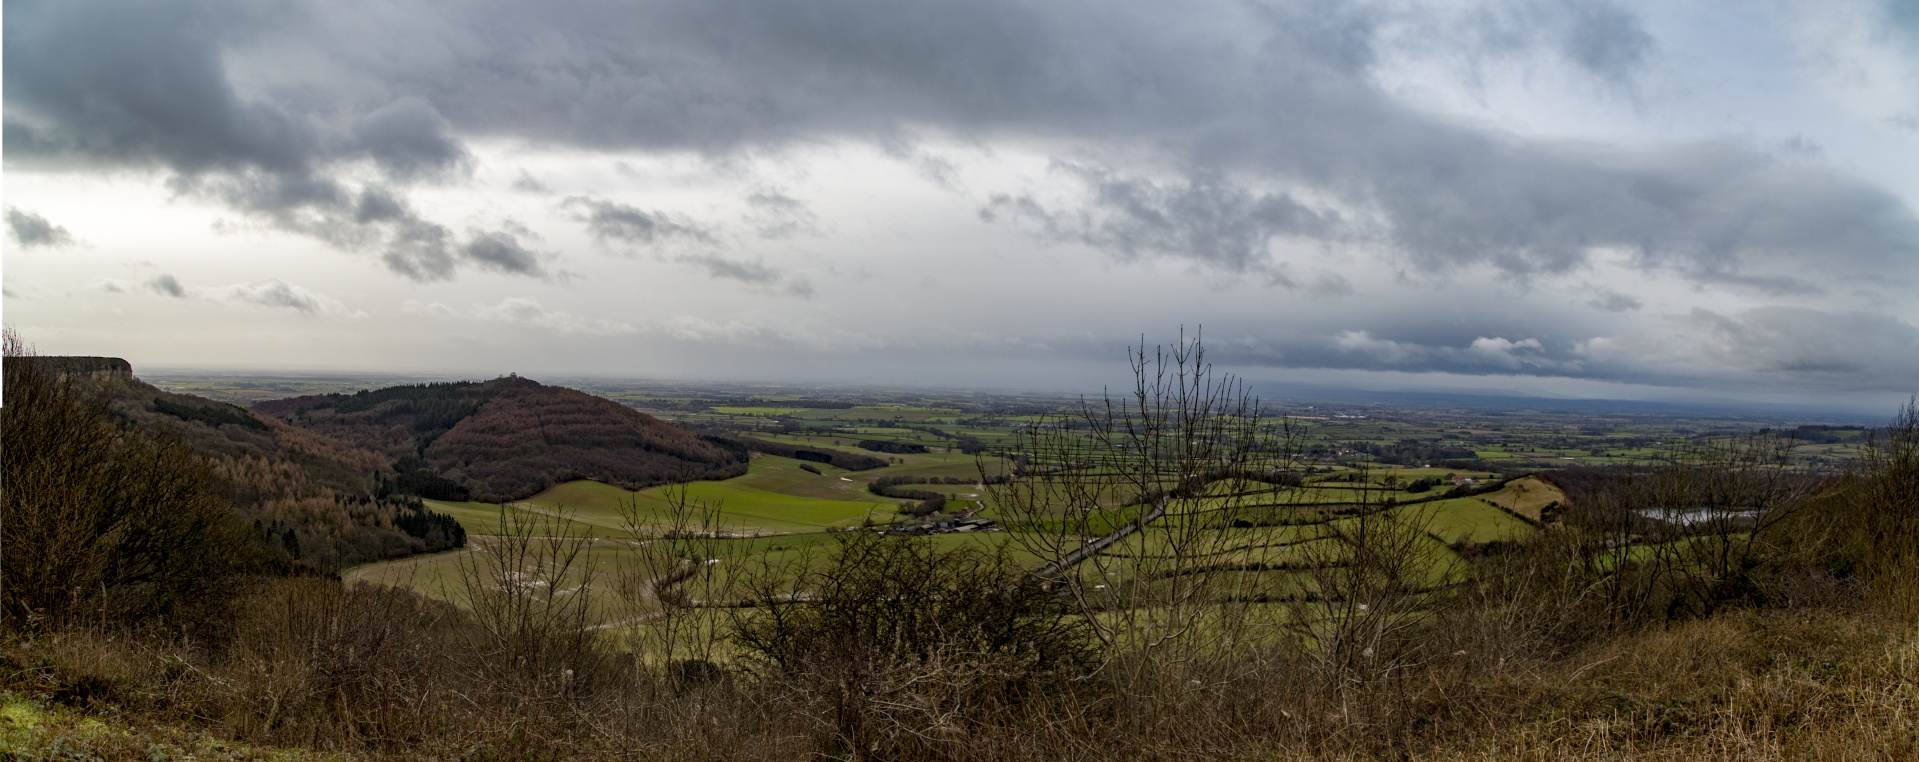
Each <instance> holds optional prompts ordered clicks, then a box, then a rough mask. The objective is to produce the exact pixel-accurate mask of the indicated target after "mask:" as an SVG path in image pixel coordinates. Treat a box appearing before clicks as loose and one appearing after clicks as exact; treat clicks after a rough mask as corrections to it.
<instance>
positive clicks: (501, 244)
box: [460, 230, 546, 276]
mask: <svg viewBox="0 0 1919 762" xmlns="http://www.w3.org/2000/svg"><path fill="white" fill-rule="evenodd" d="M460 254H461V256H463V257H465V258H466V260H467V261H469V262H472V263H474V264H476V265H479V266H480V267H482V268H485V269H488V270H493V271H495V272H503V273H508V274H512V275H533V276H545V275H546V268H545V267H544V266H542V265H541V264H540V259H541V255H540V253H539V252H536V251H533V250H532V249H529V248H527V247H526V246H524V245H522V244H521V243H520V238H519V236H518V235H515V234H514V233H513V232H509V231H504V230H496V231H475V232H474V233H473V236H472V239H471V240H469V241H467V242H466V245H464V246H461V247H460Z"/></svg>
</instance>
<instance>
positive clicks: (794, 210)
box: [746, 189, 820, 238]
mask: <svg viewBox="0 0 1919 762" xmlns="http://www.w3.org/2000/svg"><path fill="white" fill-rule="evenodd" d="M746 206H747V210H748V211H747V214H746V222H747V224H748V225H751V226H753V231H754V232H755V233H758V234H759V236H760V237H761V238H792V237H794V236H799V235H819V234H820V221H819V217H818V216H816V215H814V214H813V210H811V209H808V208H807V206H806V203H805V202H803V201H800V200H799V199H796V198H793V197H792V196H789V195H786V194H785V193H784V192H781V191H779V190H776V189H767V190H760V191H755V192H754V193H753V194H752V195H750V196H747V197H746Z"/></svg>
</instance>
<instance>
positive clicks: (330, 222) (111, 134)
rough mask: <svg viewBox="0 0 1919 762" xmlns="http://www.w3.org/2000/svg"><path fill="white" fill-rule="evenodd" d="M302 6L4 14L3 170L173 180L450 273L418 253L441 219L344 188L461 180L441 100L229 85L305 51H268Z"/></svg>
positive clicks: (203, 5)
mask: <svg viewBox="0 0 1919 762" xmlns="http://www.w3.org/2000/svg"><path fill="white" fill-rule="evenodd" d="M308 10H309V9H305V8H301V7H299V4H297V3H292V4H277V5H272V6H266V5H254V4H223V3H217V2H194V1H191V0H183V1H181V2H155V3H141V4H136V5H134V6H127V5H124V4H120V3H110V2H92V1H88V0H79V1H76V2H20V3H14V4H10V5H9V6H8V8H7V15H8V21H9V24H8V25H7V27H6V30H5V57H6V64H7V65H6V67H5V97H6V103H5V133H6V135H5V138H6V140H7V141H8V148H9V149H10V150H9V151H8V152H7V157H6V160H7V163H8V165H9V166H10V167H11V166H18V167H26V168H47V169H85V168H96V167H104V168H117V167H130V168H140V169H160V170H164V171H168V172H171V173H173V176H172V178H171V179H170V180H169V184H170V186H171V187H172V188H173V190H174V191H175V192H178V193H184V194H194V195H201V196H205V197H210V198H213V199H216V200H219V201H221V202H222V203H225V204H227V205H228V206H230V207H232V208H233V209H235V210H237V211H240V212H243V213H246V214H248V215H251V216H254V217H256V218H259V219H263V220H265V221H267V222H269V223H270V224H272V225H274V226H276V227H278V228H280V229H283V230H287V231H290V232H294V233H298V234H301V235H308V236H312V237H314V238H317V239H319V240H321V241H323V242H325V243H327V244H329V245H332V246H335V247H339V248H342V249H347V250H359V249H363V248H367V247H370V246H372V247H381V248H388V249H389V251H388V252H387V257H386V258H387V260H388V261H389V263H390V264H392V263H395V262H399V263H402V264H401V265H397V266H395V269H396V270H398V271H400V272H402V273H407V274H412V275H414V276H415V277H426V278H442V277H450V275H451V270H449V269H446V268H444V267H441V266H439V265H438V260H440V259H442V258H439V257H436V256H435V255H434V254H433V253H432V252H431V251H426V252H421V251H419V247H420V245H421V244H420V242H421V241H422V240H423V239H429V238H431V237H433V235H434V233H433V230H432V229H433V227H435V226H434V224H433V223H430V222H427V221H425V220H422V219H419V218H418V217H417V216H416V215H414V214H413V213H412V212H411V211H410V210H409V209H407V208H406V207H405V204H404V200H403V197H401V196H398V195H396V194H395V192H394V191H393V190H392V189H390V188H375V187H373V186H368V187H366V188H364V189H362V191H361V192H356V191H355V190H354V189H353V188H351V187H349V185H348V183H346V182H344V181H342V180H341V179H339V177H337V176H336V175H337V174H338V171H339V170H340V169H341V168H343V167H344V166H345V165H346V164H349V163H352V162H354V161H358V160H360V159H363V158H364V159H370V160H372V161H373V163H374V164H375V165H377V166H378V167H380V168H381V170H382V171H383V172H384V173H385V174H386V175H387V176H388V177H389V178H392V179H397V180H401V181H412V180H418V179H427V178H433V177H446V176H451V175H453V174H457V173H458V172H460V171H462V170H463V169H464V168H465V167H466V166H467V165H468V164H469V163H470V156H469V154H468V153H467V151H466V149H465V148H464V146H463V145H462V144H461V143H460V141H459V140H458V139H457V138H456V137H454V135H453V133H452V131H451V129H450V125H449V124H448V123H447V122H446V120H444V119H443V118H441V117H440V116H439V114H438V112H437V111H436V110H435V109H434V108H433V107H432V105H431V104H429V103H427V102H426V101H423V100H420V99H417V98H405V97H401V98H387V99H385V101H384V103H382V104H380V105H378V106H375V107H371V108H368V107H366V106H365V105H363V104H364V101H363V100H361V99H358V98H356V97H343V95H344V94H343V93H340V92H337V91H330V89H329V87H328V86H327V85H328V83H322V82H299V83H288V84H289V86H287V87H283V88H273V87H268V88H255V89H256V92H253V93H251V94H249V95H242V94H241V92H240V91H239V89H238V88H236V86H235V84H234V81H233V79H232V78H231V77H230V76H229V75H228V69H229V66H233V65H235V64H234V61H235V60H237V59H239V58H241V57H242V56H241V55H240V54H239V53H238V52H237V51H239V50H243V49H245V50H253V51H256V52H258V51H262V50H275V49H279V48H281V47H284V48H288V49H302V48H304V47H305V46H302V45H298V44H291V45H285V46H276V45H273V44H264V45H263V44H262V40H263V37H262V35H270V33H271V32H272V31H273V30H276V29H277V30H286V29H291V28H298V27H299V26H301V25H303V24H304V23H305V22H306V21H308V20H310V18H311V17H310V16H309V15H308V13H307V11H308ZM256 84H257V83H256ZM356 202H357V203H356ZM388 238H390V239H391V240H385V241H383V239H388ZM407 262H411V263H412V264H404V263H407Z"/></svg>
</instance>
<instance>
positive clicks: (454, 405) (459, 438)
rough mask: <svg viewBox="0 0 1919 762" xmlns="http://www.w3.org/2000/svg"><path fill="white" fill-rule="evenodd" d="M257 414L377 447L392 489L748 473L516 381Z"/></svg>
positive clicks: (422, 492)
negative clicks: (386, 464) (390, 467)
mask: <svg viewBox="0 0 1919 762" xmlns="http://www.w3.org/2000/svg"><path fill="white" fill-rule="evenodd" d="M253 411H254V412H256V413H261V414H264V415H268V416H271V417H273V418H276V419H278V420H279V421H282V422H285V423H289V424H292V425H295V426H299V427H302V428H306V429H309V430H312V431H315V432H318V433H322V434H326V435H329V436H333V437H337V438H339V439H342V440H345V441H348V442H352V443H354V444H358V445H360V446H362V447H366V448H368V449H372V450H376V451H378V452H380V453H382V454H383V455H385V456H386V457H387V458H389V459H390V462H391V463H392V465H393V469H394V471H395V477H394V478H395V480H396V482H395V486H396V488H397V489H398V490H400V491H403V492H406V493H408V494H414V495H419V496H422V497H429V498H436V499H448V500H470V499H471V500H487V501H503V500H517V499H520V498H523V497H527V496H529V495H532V494H535V493H537V492H539V491H540V490H543V489H545V488H547V487H548V486H551V485H553V484H556V483H559V482H564V481H571V480H574V479H593V480H595V481H602V482H607V483H609V484H617V485H620V486H622V487H628V488H639V487H645V486H650V485H654V484H660V483H664V482H668V481H679V480H686V479H721V478H726V477H730V476H738V475H740V474H742V473H745V470H746V462H745V459H744V458H743V456H742V454H741V453H738V452H735V451H732V450H729V449H727V448H724V447H721V446H718V445H716V444H714V443H712V442H709V441H706V440H704V439H702V438H700V436H699V435H697V434H695V433H693V432H691V431H688V430H686V429H684V428H681V427H679V426H675V425H673V424H670V423H667V422H664V421H661V420H659V419H657V418H654V417H652V416H650V415H646V414H644V413H641V412H639V411H636V410H633V409H631V408H628V407H626V406H624V405H621V404H619V403H616V402H613V401H611V400H606V399H602V398H599V397H595V396H593V395H590V394H587V393H585V392H580V391H576V390H573V389H567V388H564V387H557V386H546V385H543V384H540V383H538V382H535V381H531V380H528V379H524V378H518V377H507V378H497V379H494V380H492V381H485V382H459V383H441V384H422V385H415V386H396V387H389V388H386V389H379V390H373V391H363V392H360V393H357V394H327V395H317V396H308V397H294V398H291V399H284V400H272V401H268V402H262V403H259V404H257V405H254V407H253Z"/></svg>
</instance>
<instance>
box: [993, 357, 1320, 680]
mask: <svg viewBox="0 0 1919 762" xmlns="http://www.w3.org/2000/svg"><path fill="white" fill-rule="evenodd" d="M1130 363H1131V366H1132V370H1133V376H1134V386H1133V389H1132V390H1131V391H1130V394H1128V395H1127V396H1124V397H1119V398H1115V397H1113V396H1111V395H1108V396H1107V397H1106V398H1105V399H1104V400H1102V401H1100V402H1098V403H1087V404H1083V405H1082V406H1081V408H1080V410H1078V411H1077V412H1076V413H1073V414H1069V415H1063V416H1056V417H1050V418H1046V419H1043V420H1041V421H1038V422H1035V423H1032V424H1029V425H1027V426H1026V427H1024V428H1023V429H1021V430H1020V431H1019V432H1018V433H1017V435H1016V439H1015V443H1014V445H1013V446H1012V447H1011V448H1009V450H1008V451H1009V452H1010V453H1012V455H1011V456H1009V462H1007V463H1006V471H1007V472H1009V473H1013V474H1015V475H1016V478H1014V479H1012V480H1010V481H1008V482H1006V483H1004V484H998V485H993V486H992V487H991V494H992V498H993V501H994V504H995V505H996V506H998V507H999V510H1000V511H1001V512H1002V513H1003V514H1004V515H1005V516H1006V517H1007V518H1008V519H1009V520H1010V521H1012V522H1014V523H1016V524H1018V525H1019V530H1020V531H1017V532H1014V533H1012V537H1013V541H1014V542H1016V543H1018V544H1019V545H1020V546H1022V547H1023V548H1024V549H1025V550H1027V551H1028V552H1030V553H1033V554H1034V555H1036V556H1038V557H1039V558H1041V559H1042V560H1043V561H1045V565H1044V566H1043V568H1042V569H1041V570H1040V571H1039V572H1038V576H1040V577H1041V578H1043V579H1045V580H1047V581H1048V582H1049V583H1051V584H1052V585H1054V586H1056V587H1057V588H1059V589H1061V590H1063V591H1064V592H1065V593H1066V594H1067V595H1069V596H1070V597H1071V599H1072V600H1073V601H1074V602H1075V603H1076V604H1077V606H1078V607H1079V609H1080V610H1081V611H1082V612H1083V615H1084V616H1085V617H1086V619H1087V621H1088V623H1089V625H1090V627H1091V629H1092V631H1093V632H1094V634H1095V635H1096V636H1097V637H1098V638H1099V640H1100V641H1101V642H1102V643H1104V644H1105V646H1106V647H1107V653H1108V654H1109V655H1111V656H1114V657H1124V658H1123V659H1121V661H1120V662H1119V663H1123V664H1125V665H1127V666H1128V668H1131V669H1137V670H1147V671H1150V670H1156V669H1160V668H1173V669H1184V668H1186V667H1188V666H1193V665H1190V664H1187V662H1190V661H1192V660H1196V659H1212V660H1220V659H1223V658H1224V657H1225V655H1226V654H1227V653H1230V652H1232V651H1233V650H1234V649H1235V647H1236V646H1237V645H1243V644H1250V643H1252V642H1254V641H1255V640H1256V638H1249V637H1247V631H1248V630H1249V629H1252V628H1256V627H1259V626H1261V625H1270V624H1271V622H1261V621H1258V620H1259V619H1260V618H1261V617H1262V616H1266V615H1270V614H1271V613H1273V612H1272V610H1271V607H1262V606H1259V605H1258V604H1259V603H1261V602H1264V601H1270V600H1273V599H1275V598H1277V597H1278V596H1280V595H1283V594H1284V591H1283V590H1282V589H1281V588H1282V587H1283V585H1284V583H1283V582H1281V581H1278V580H1277V579H1276V577H1275V575H1272V574H1269V573H1267V572H1270V571H1273V570H1276V569H1280V568H1282V567H1284V566H1285V564H1286V563H1287V561H1286V559H1287V558H1288V555H1287V554H1288V552H1289V551H1288V546H1290V545H1292V544H1295V541H1296V540H1297V535H1298V534H1299V533H1298V532H1297V531H1295V530H1294V529H1292V528H1290V527H1286V526H1283V525H1282V526H1277V527H1269V528H1263V529H1254V530H1252V531H1239V532H1234V531H1226V530H1227V529H1228V528H1231V527H1234V526H1235V525H1236V524H1240V523H1255V524H1257V523H1262V522H1264V523H1272V522H1270V521H1268V519H1270V518H1271V517H1272V516H1274V515H1275V514H1276V513H1283V512H1285V511H1286V510H1288V507H1289V506H1290V504H1291V502H1292V501H1291V499H1290V498H1289V497H1288V495H1289V492H1288V489H1287V488H1285V487H1281V486H1278V485H1277V484H1276V482H1280V481H1284V480H1282V479H1279V478H1277V477H1278V476H1279V475H1281V474H1284V473H1287V472H1289V471H1291V470H1293V469H1296V468H1297V467H1298V465H1299V464H1298V463H1297V462H1296V460H1295V457H1294V456H1295V450H1296V448H1295V446H1294V445H1295V440H1294V437H1293V431H1292V429H1291V427H1290V426H1289V425H1287V424H1286V422H1284V421H1280V422H1277V423H1271V422H1269V421H1268V420H1267V419H1266V417H1265V415H1264V413H1263V412H1262V410H1261V409H1260V406H1259V401H1258V399H1257V398H1255V397H1253V396H1252V395H1251V394H1250V393H1249V392H1248V391H1247V389H1246V387H1245V385H1244V384H1243V383H1242V382H1241V381H1240V380H1239V379H1238V378H1236V377H1234V376H1232V375H1230V374H1223V373H1216V372H1215V371H1214V369H1213V367H1212V366H1211V365H1210V364H1209V363H1208V362H1207V361H1206V352H1205V346H1204V343H1203V341H1202V339H1201V337H1200V336H1199V335H1194V336H1192V337H1190V338H1188V337H1186V336H1185V335H1184V334H1183V333H1182V335H1181V337H1180V341H1179V343H1178V344H1176V345H1174V346H1173V347H1171V348H1157V349H1155V350H1153V351H1152V352H1151V353H1150V354H1149V353H1148V351H1147V349H1146V347H1145V345H1144V343H1143V342H1142V344H1141V345H1140V346H1139V347H1138V348H1136V349H1134V350H1133V351H1132V352H1131V356H1130ZM982 472H984V469H983V468H982ZM1248 518H1253V519H1257V520H1256V521H1252V522H1248V521H1246V519H1248ZM1281 523H1282V524H1283V522H1281ZM1138 676H1139V677H1144V676H1145V674H1144V672H1142V673H1141V674H1140V675H1138Z"/></svg>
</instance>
